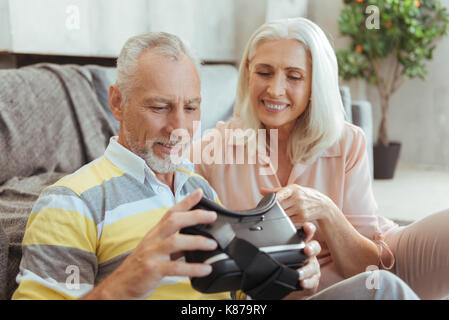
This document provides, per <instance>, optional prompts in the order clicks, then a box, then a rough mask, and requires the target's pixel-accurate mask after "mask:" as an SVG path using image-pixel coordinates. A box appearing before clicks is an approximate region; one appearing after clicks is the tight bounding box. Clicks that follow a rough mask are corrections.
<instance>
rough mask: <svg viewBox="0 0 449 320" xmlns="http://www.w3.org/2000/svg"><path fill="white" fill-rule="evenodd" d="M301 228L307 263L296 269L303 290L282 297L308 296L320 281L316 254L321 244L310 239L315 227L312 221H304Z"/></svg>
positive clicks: (313, 292)
mask: <svg viewBox="0 0 449 320" xmlns="http://www.w3.org/2000/svg"><path fill="white" fill-rule="evenodd" d="M303 228H304V231H305V232H306V239H305V240H304V241H305V242H306V247H305V248H304V253H305V254H306V255H307V257H308V259H307V263H306V264H305V265H304V266H302V267H301V268H299V269H297V271H298V273H299V283H300V285H301V287H302V288H303V289H304V290H301V291H295V292H292V293H291V294H289V295H288V296H287V297H285V298H284V299H303V298H306V297H309V296H311V295H313V294H315V293H316V291H317V289H318V284H319V283H320V277H321V271H320V264H319V262H318V259H317V258H316V256H317V255H318V254H319V253H320V251H321V246H320V244H319V243H318V241H315V240H312V238H313V235H314V234H315V230H316V227H315V225H314V224H313V223H310V222H306V223H305V224H304V225H303Z"/></svg>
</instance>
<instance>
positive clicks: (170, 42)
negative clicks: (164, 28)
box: [116, 32, 201, 103]
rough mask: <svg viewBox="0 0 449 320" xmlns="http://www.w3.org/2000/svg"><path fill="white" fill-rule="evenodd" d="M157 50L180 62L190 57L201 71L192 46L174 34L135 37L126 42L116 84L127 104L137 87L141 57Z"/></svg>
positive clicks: (149, 34) (118, 67) (163, 33)
mask: <svg viewBox="0 0 449 320" xmlns="http://www.w3.org/2000/svg"><path fill="white" fill-rule="evenodd" d="M150 49H153V50H157V51H158V52H159V53H160V54H163V55H166V56H167V57H170V58H172V59H174V60H179V59H180V58H181V57H182V56H183V55H186V56H187V57H189V58H190V59H191V60H192V62H193V63H194V64H195V66H196V68H197V70H198V71H199V66H200V64H201V62H200V60H199V58H198V57H197V56H196V54H195V53H194V52H193V51H192V49H191V48H190V46H189V45H188V44H187V43H186V42H185V41H183V40H181V39H180V38H179V37H177V36H175V35H174V34H170V33H166V32H149V33H145V34H141V35H137V36H134V37H132V38H130V39H128V40H127V41H126V43H125V44H124V46H123V48H122V50H121V52H120V55H119V57H118V59H117V81H116V84H117V86H118V89H119V91H120V93H121V94H122V96H123V99H124V102H125V103H126V102H127V101H128V99H129V97H130V92H131V90H132V88H133V86H134V85H135V83H134V80H135V73H136V71H137V60H138V58H139V55H140V54H141V53H142V52H143V51H146V50H150Z"/></svg>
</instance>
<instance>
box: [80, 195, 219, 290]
mask: <svg viewBox="0 0 449 320" xmlns="http://www.w3.org/2000/svg"><path fill="white" fill-rule="evenodd" d="M202 194H203V193H202V190H201V189H198V190H196V191H195V192H193V193H192V194H190V195H189V196H188V197H186V198H185V199H184V200H183V201H181V202H179V203H177V204H176V205H175V206H173V207H172V208H171V209H170V210H168V212H167V213H166V214H165V215H164V216H163V218H162V219H161V220H160V221H159V222H158V224H157V225H156V226H154V227H153V228H152V229H151V230H150V231H148V233H147V234H146V235H145V237H144V238H143V239H142V240H141V242H140V243H139V245H138V246H137V247H136V248H135V249H134V251H133V252H132V253H131V254H130V255H129V256H128V257H127V258H126V259H125V260H124V261H123V263H122V264H121V265H120V266H119V267H118V268H117V269H116V270H115V271H114V272H113V273H111V274H110V275H109V276H108V277H107V278H106V279H105V280H104V281H102V282H101V283H100V284H99V285H98V286H97V287H95V288H94V290H92V291H91V292H90V293H88V294H87V295H86V296H85V297H84V299H146V298H148V297H149V296H150V295H151V293H152V291H153V290H154V289H155V288H156V287H157V285H158V283H159V281H160V280H161V279H162V278H163V277H165V276H185V277H204V276H206V275H208V274H209V273H210V272H211V271H212V267H211V266H210V265H206V264H201V263H187V262H181V261H176V260H174V257H175V256H179V254H180V253H182V252H183V251H189V250H213V249H215V248H216V247H217V243H216V242H215V241H214V240H211V239H208V238H206V237H202V236H194V235H186V234H180V233H178V231H179V230H180V229H182V228H184V227H188V226H193V225H197V224H209V223H212V222H214V221H215V220H216V218H217V214H216V213H215V212H211V211H204V210H193V211H188V210H190V209H191V208H192V207H193V206H195V205H196V204H197V203H198V202H199V201H200V199H201V197H202Z"/></svg>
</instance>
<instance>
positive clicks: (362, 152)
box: [192, 122, 398, 287]
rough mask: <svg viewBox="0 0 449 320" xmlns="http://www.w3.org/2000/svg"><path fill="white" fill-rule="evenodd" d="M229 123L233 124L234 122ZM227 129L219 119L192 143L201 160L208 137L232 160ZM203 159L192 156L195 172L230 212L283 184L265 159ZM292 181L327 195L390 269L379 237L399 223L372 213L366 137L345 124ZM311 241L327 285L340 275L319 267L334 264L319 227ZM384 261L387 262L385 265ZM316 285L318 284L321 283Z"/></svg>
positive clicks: (250, 205)
mask: <svg viewBox="0 0 449 320" xmlns="http://www.w3.org/2000/svg"><path fill="white" fill-rule="evenodd" d="M232 126H233V127H234V128H235V124H232ZM229 128H231V123H230V122H228V123H224V122H218V123H217V126H216V128H215V129H214V130H212V131H210V132H209V134H207V133H206V135H205V136H204V137H203V138H202V140H199V141H196V142H195V143H194V146H193V148H192V149H193V151H194V152H195V153H198V152H199V150H201V154H202V155H203V158H204V154H207V153H208V152H209V153H210V149H211V141H212V136H213V139H215V145H217V141H216V139H220V140H221V141H218V142H220V143H218V145H219V146H221V147H222V150H221V151H222V155H221V156H222V159H224V158H225V157H226V156H229V154H231V155H233V157H234V158H233V159H234V160H236V159H235V157H236V151H237V145H236V144H235V143H233V142H232V141H231V139H226V134H225V129H229ZM214 152H216V151H214ZM203 158H201V160H200V161H198V157H197V159H196V161H195V159H193V160H194V163H195V170H196V172H197V173H198V174H200V175H202V176H203V177H204V178H205V179H207V181H209V183H210V184H211V185H212V187H213V188H214V189H215V190H216V192H217V194H218V196H219V198H220V200H221V202H222V203H223V204H224V206H225V207H227V208H230V209H234V210H244V209H249V208H253V207H255V206H256V204H257V203H258V202H259V200H260V199H261V198H262V195H261V193H260V192H259V189H260V188H261V187H265V188H277V187H282V186H281V184H280V182H279V179H278V177H277V175H276V174H275V170H273V167H274V166H273V163H272V162H271V161H270V160H268V161H266V162H264V163H256V164H249V163H248V162H250V161H248V160H247V159H248V158H247V155H246V154H245V161H244V163H243V164H236V161H234V162H232V161H229V159H228V161H221V162H222V163H221V164H217V163H210V161H202V160H203ZM198 162H199V163H198ZM223 162H225V163H223ZM267 167H269V168H270V169H271V170H272V172H274V173H273V174H269V175H266V174H264V175H261V174H260V171H259V169H261V168H265V169H267ZM293 183H295V184H298V185H300V186H305V187H309V188H314V189H316V190H318V191H320V192H321V193H323V194H325V195H327V196H328V197H329V198H330V199H332V200H333V201H334V202H335V204H336V205H337V206H338V208H340V210H341V211H342V212H343V214H344V215H345V217H346V218H347V219H348V221H349V222H350V223H351V224H352V225H353V226H354V227H355V228H356V229H357V230H358V232H359V233H360V234H362V235H364V236H365V237H367V238H369V239H371V240H373V241H374V242H375V243H376V244H377V245H378V248H379V250H380V254H381V256H382V259H381V264H382V267H384V268H387V269H389V268H391V267H392V266H393V264H394V257H393V255H392V253H391V251H390V249H389V248H388V246H387V245H386V243H385V242H384V235H385V233H386V232H387V231H390V230H392V229H394V228H396V227H398V225H397V224H395V223H394V222H392V221H391V220H389V219H386V218H384V217H381V216H378V215H376V211H377V204H376V201H375V199H374V195H373V192H372V187H371V177H370V170H369V162H368V156H367V150H366V140H365V135H364V133H363V131H362V130H361V129H360V128H359V127H357V126H355V125H352V124H350V123H345V126H344V132H343V134H342V137H341V139H340V140H339V141H338V143H336V144H334V145H333V146H332V147H330V148H329V149H327V150H326V151H325V152H324V153H323V154H322V155H321V156H320V157H318V158H317V159H316V160H315V161H314V162H313V163H311V164H296V165H295V166H294V167H293V169H292V171H291V173H290V177H289V179H288V184H293ZM315 225H316V224H315ZM315 239H316V240H318V241H319V242H320V244H321V246H322V251H321V253H320V255H319V256H318V259H319V262H320V265H321V269H322V276H321V282H322V283H324V284H325V286H327V285H330V284H332V283H334V282H336V281H338V280H339V279H341V278H340V277H339V276H338V275H337V274H336V270H335V268H334V266H332V267H331V268H330V269H332V271H329V273H333V275H330V274H329V277H331V278H333V280H331V279H328V281H326V279H325V277H326V272H323V268H325V267H326V266H328V265H329V264H332V265H333V263H332V257H331V255H330V252H329V250H328V248H327V246H326V244H325V243H324V242H323V241H322V237H321V236H320V230H319V228H318V226H317V231H316V234H315ZM385 263H386V264H388V266H385ZM328 269H329V268H328ZM323 277H324V279H323ZM326 283H327V284H326ZM320 287H322V286H321V285H320Z"/></svg>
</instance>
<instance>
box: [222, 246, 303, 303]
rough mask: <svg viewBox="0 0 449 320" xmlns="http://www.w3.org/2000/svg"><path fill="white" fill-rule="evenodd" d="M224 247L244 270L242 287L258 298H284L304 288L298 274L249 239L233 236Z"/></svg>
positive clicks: (254, 297) (251, 295) (252, 296)
mask: <svg viewBox="0 0 449 320" xmlns="http://www.w3.org/2000/svg"><path fill="white" fill-rule="evenodd" d="M224 251H225V252H226V253H227V254H228V255H229V256H230V257H232V258H233V259H234V261H235V262H236V264H237V265H238V266H239V268H240V269H241V270H242V271H243V277H242V287H241V289H242V290H243V291H244V292H245V293H247V294H248V295H249V296H250V297H251V298H253V299H256V300H267V299H269V300H278V299H282V298H283V297H285V296H286V295H288V294H289V293H291V292H292V291H296V290H301V289H302V288H301V286H300V284H299V275H298V272H297V271H296V270H293V269H291V268H289V267H287V266H285V265H283V264H280V263H279V262H277V261H276V260H274V259H273V258H272V257H270V256H269V255H268V254H266V253H265V252H263V251H260V250H259V248H257V247H256V246H254V245H253V244H251V243H250V242H248V241H246V240H243V239H240V238H237V237H234V238H233V239H232V241H230V243H229V245H228V246H226V248H224Z"/></svg>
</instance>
